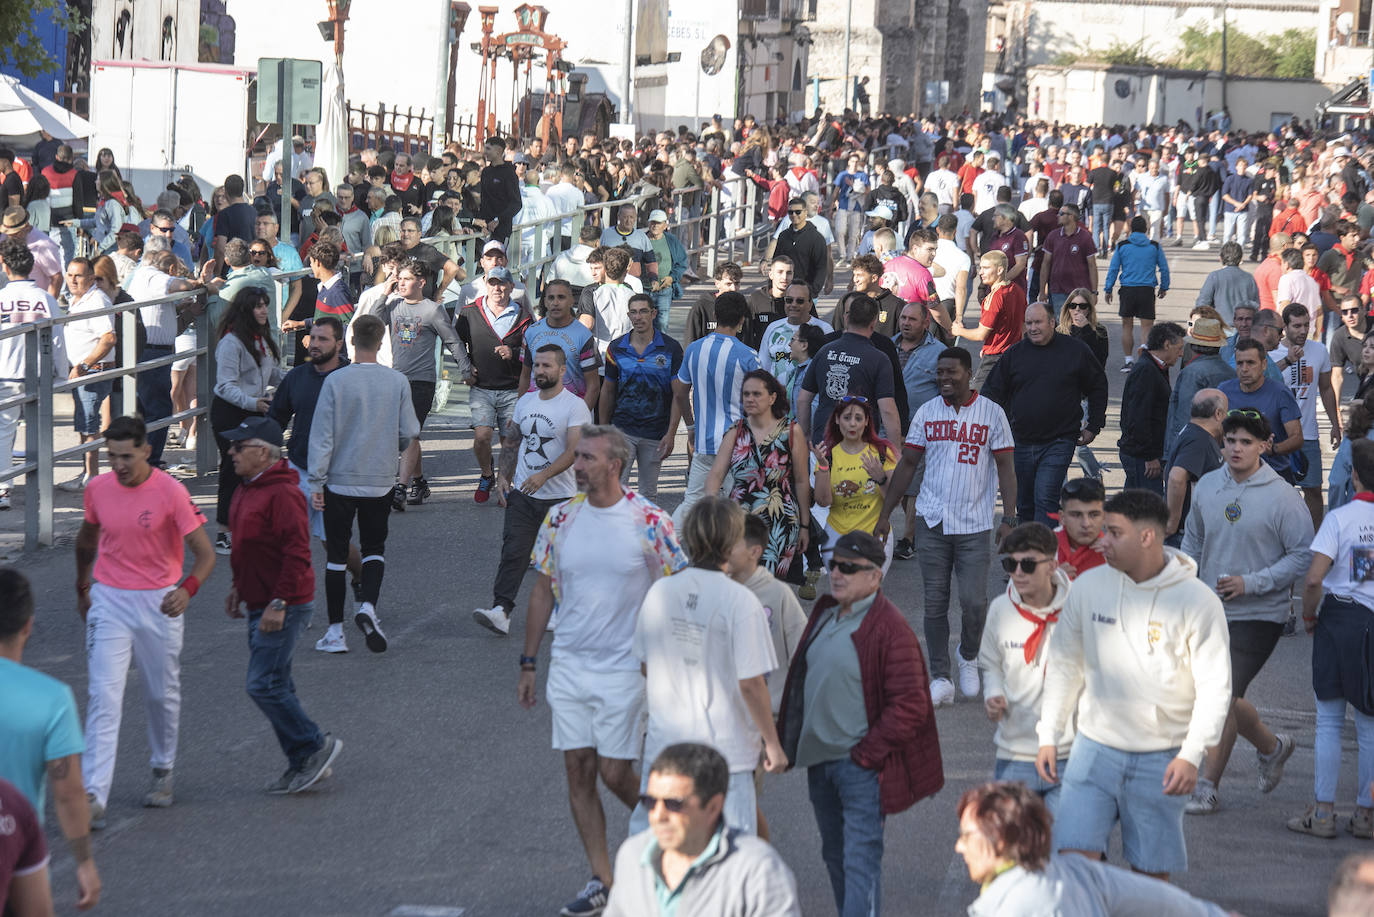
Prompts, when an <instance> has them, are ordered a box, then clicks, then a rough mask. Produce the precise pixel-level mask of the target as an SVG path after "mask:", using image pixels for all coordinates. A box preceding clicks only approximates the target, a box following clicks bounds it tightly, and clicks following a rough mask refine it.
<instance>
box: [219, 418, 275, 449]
mask: <svg viewBox="0 0 1374 917" xmlns="http://www.w3.org/2000/svg"><path fill="white" fill-rule="evenodd" d="M220 436H223V437H224V438H225V439H227V440H229V441H230V442H231V443H239V442H243V441H244V440H245V439H260V440H262V441H263V442H265V443H268V444H270V445H273V446H280V445H281V444H282V433H281V426H280V425H279V424H278V423H277V422H276V421H275V420H273V419H272V418H270V417H250V418H248V419H247V420H245V421H244V422H243V423H241V424H239V425H238V426H237V427H235V428H234V429H232V430H228V431H226V432H224V433H221V434H220Z"/></svg>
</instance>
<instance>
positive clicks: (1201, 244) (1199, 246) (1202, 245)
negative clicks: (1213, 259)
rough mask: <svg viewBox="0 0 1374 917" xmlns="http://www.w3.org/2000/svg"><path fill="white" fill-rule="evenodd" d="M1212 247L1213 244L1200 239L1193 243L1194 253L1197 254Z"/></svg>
mask: <svg viewBox="0 0 1374 917" xmlns="http://www.w3.org/2000/svg"><path fill="white" fill-rule="evenodd" d="M1211 247H1212V243H1210V242H1208V241H1207V240H1206V239H1198V240H1197V241H1196V242H1194V243H1193V251H1195V252H1205V251H1207V249H1209V248H1211Z"/></svg>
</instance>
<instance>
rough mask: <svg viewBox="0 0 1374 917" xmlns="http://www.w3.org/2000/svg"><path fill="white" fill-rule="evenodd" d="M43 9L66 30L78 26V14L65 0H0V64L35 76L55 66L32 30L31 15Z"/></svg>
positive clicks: (79, 22)
mask: <svg viewBox="0 0 1374 917" xmlns="http://www.w3.org/2000/svg"><path fill="white" fill-rule="evenodd" d="M41 10H46V11H49V12H51V14H52V18H53V20H54V21H55V22H56V23H57V24H58V25H61V26H64V27H65V28H66V29H67V30H68V31H69V32H70V31H75V30H76V29H79V28H80V27H81V17H80V16H79V15H78V14H77V12H76V11H75V10H74V9H71V8H70V7H68V5H67V3H66V0H0V65H3V66H4V67H5V69H7V70H13V71H17V72H18V73H21V74H23V75H24V76H36V75H37V74H40V73H45V72H48V71H51V70H52V69H54V68H55V67H56V66H57V62H56V61H54V60H53V59H52V55H50V54H49V53H48V52H47V50H46V49H45V48H44V47H43V44H42V42H41V41H40V39H39V36H38V34H37V32H35V31H34V27H33V21H34V17H35V15H36V14H37V13H38V12H39V11H41Z"/></svg>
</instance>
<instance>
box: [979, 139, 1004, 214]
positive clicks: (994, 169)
mask: <svg viewBox="0 0 1374 917" xmlns="http://www.w3.org/2000/svg"><path fill="white" fill-rule="evenodd" d="M1006 184H1007V177H1006V176H1005V175H1003V174H1002V157H1000V156H998V155H997V154H996V153H989V154H988V156H987V162H986V163H985V168H984V169H983V171H982V172H979V173H978V177H977V178H975V179H974V180H973V209H974V212H976V213H982V212H984V211H985V210H990V209H991V208H993V207H996V206H997V189H998V188H1002V187H1005V186H1006Z"/></svg>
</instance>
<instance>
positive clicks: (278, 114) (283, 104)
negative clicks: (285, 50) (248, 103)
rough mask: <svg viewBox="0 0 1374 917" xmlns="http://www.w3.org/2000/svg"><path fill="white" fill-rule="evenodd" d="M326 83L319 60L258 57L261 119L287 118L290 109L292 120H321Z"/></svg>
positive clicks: (266, 121)
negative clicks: (321, 106)
mask: <svg viewBox="0 0 1374 917" xmlns="http://www.w3.org/2000/svg"><path fill="white" fill-rule="evenodd" d="M323 85H324V65H323V64H321V63H320V62H319V61H317V60H297V59H296V58H292V57H261V58H258V120H259V121H261V122H262V123H263V124H271V123H272V122H274V121H284V120H286V119H285V118H283V117H282V115H283V114H284V113H285V112H287V111H289V112H290V115H291V123H292V124H319V123H320V114H321V112H320V105H321V96H322V91H321V90H322V89H323ZM288 93H289V95H290V98H289V99H288V98H286V95H287V94H288ZM288 133H289V131H288Z"/></svg>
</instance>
